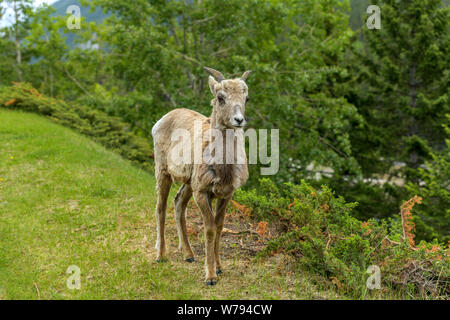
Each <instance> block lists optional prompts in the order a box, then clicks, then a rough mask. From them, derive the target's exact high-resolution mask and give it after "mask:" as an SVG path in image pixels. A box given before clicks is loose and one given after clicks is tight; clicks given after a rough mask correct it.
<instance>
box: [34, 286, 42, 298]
mask: <svg viewBox="0 0 450 320" xmlns="http://www.w3.org/2000/svg"><path fill="white" fill-rule="evenodd" d="M33 284H34V287H35V288H36V292H37V295H38V300H41V293H40V292H39V288H38V286H37V284H36V282H33Z"/></svg>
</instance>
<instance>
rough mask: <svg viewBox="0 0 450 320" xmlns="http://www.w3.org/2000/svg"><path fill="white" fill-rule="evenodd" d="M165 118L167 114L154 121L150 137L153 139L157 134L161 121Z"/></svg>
mask: <svg viewBox="0 0 450 320" xmlns="http://www.w3.org/2000/svg"><path fill="white" fill-rule="evenodd" d="M166 116H167V114H166V115H164V116H163V117H162V118H161V119H159V120H158V121H156V123H155V125H154V126H153V128H152V136H153V138H154V137H155V135H156V133H157V132H158V130H159V128H160V127H161V124H162V122H163V120H164V118H165V117H166Z"/></svg>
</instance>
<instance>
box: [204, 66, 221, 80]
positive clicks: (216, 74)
mask: <svg viewBox="0 0 450 320" xmlns="http://www.w3.org/2000/svg"><path fill="white" fill-rule="evenodd" d="M203 69H205V71H206V72H208V73H209V74H211V75H212V76H213V77H214V78H216V80H217V81H219V82H221V81H223V80H225V77H224V76H223V74H222V73H221V72H220V71H217V70H214V69H212V68H208V67H203Z"/></svg>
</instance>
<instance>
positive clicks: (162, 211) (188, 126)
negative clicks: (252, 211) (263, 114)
mask: <svg viewBox="0 0 450 320" xmlns="http://www.w3.org/2000/svg"><path fill="white" fill-rule="evenodd" d="M204 69H205V70H206V71H207V72H208V73H210V74H211V75H212V76H211V75H210V76H209V88H210V90H211V92H212V94H213V95H214V98H213V99H212V100H211V106H212V107H213V110H212V114H211V117H210V118H207V117H205V116H203V115H201V114H199V113H197V112H195V111H192V110H188V109H175V110H172V111H170V112H169V113H167V114H166V115H165V116H163V117H162V118H161V119H160V120H159V121H158V122H156V124H155V125H154V126H153V128H152V136H153V140H154V145H155V148H154V154H155V175H156V180H157V186H156V188H157V193H158V200H157V205H156V220H157V242H156V249H157V260H158V261H163V260H165V259H166V258H167V257H166V244H165V239H164V227H165V218H166V208H167V198H168V195H169V191H170V187H171V185H172V182H175V181H176V182H182V183H183V185H182V186H181V188H180V190H179V191H178V193H177V195H176V196H175V201H174V204H175V216H176V222H177V229H178V237H179V249H182V250H183V251H184V254H185V259H186V261H188V262H193V261H194V253H193V252H192V249H191V246H190V244H189V240H188V235H187V232H186V207H187V204H188V202H189V199H190V198H191V196H192V195H193V196H194V200H195V202H196V203H197V206H198V207H199V209H200V211H201V213H202V216H203V222H204V229H205V230H204V231H205V242H206V243H205V251H206V261H205V264H206V266H205V267H206V284H207V285H215V284H216V281H217V275H219V274H221V273H222V265H221V262H220V255H219V241H220V236H221V233H222V228H223V223H224V216H225V210H226V207H227V204H228V201H229V200H230V199H231V197H232V196H233V193H234V191H235V190H236V189H238V188H239V187H240V186H242V185H243V184H244V183H245V182H246V181H247V178H248V170H247V162H246V160H244V161H243V162H241V163H240V164H239V163H231V164H230V163H229V161H226V162H225V163H224V162H222V161H216V162H214V163H205V162H204V161H201V163H195V162H194V163H176V161H173V159H172V158H171V154H172V153H173V151H174V150H173V149H174V147H175V142H174V141H173V134H174V132H175V131H176V130H178V129H182V130H186V131H187V132H188V133H189V134H190V136H191V137H192V139H191V140H190V141H191V143H192V144H193V143H194V141H198V139H202V140H200V141H201V150H202V154H203V151H204V150H205V149H206V148H207V147H208V146H209V145H210V144H211V143H212V140H213V139H212V135H211V134H208V133H207V132H208V131H211V130H212V129H215V130H218V131H219V132H221V133H222V137H225V136H226V131H230V129H232V130H234V131H233V132H238V133H240V134H242V132H243V127H244V125H245V118H244V112H245V105H246V103H247V101H248V87H247V85H246V83H245V80H246V79H247V77H248V75H249V74H250V72H251V71H246V72H245V73H244V74H243V75H242V76H241V77H240V78H236V79H225V77H224V76H223V74H222V73H220V72H219V71H217V70H214V69H211V68H206V67H205V68H204ZM214 78H215V79H214ZM195 123H197V124H198V123H200V124H201V130H200V131H201V132H200V133H201V135H202V137H199V136H198V135H199V134H198V130H195V129H194V127H195ZM196 131H197V132H196ZM205 136H206V137H207V138H206V139H205ZM222 146H223V159H225V158H226V157H227V153H228V156H230V155H229V153H233V154H232V155H231V156H232V158H233V159H235V156H236V154H237V153H238V152H242V153H243V157H244V158H246V155H245V147H244V145H243V144H236V140H235V139H234V138H233V140H231V142H230V140H228V139H223V144H222ZM189 147H191V148H190V149H189V150H194V147H192V145H189ZM242 153H241V154H242ZM214 198H216V199H217V203H216V208H215V215H214V213H213V208H212V199H214Z"/></svg>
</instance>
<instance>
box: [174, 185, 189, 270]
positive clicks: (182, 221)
mask: <svg viewBox="0 0 450 320" xmlns="http://www.w3.org/2000/svg"><path fill="white" fill-rule="evenodd" d="M191 197H192V189H191V187H190V186H189V185H186V184H183V185H182V186H181V188H180V190H178V193H177V195H176V196H175V200H174V203H175V219H176V221H177V231H178V240H179V245H178V249H180V250H183V251H184V253H185V260H186V261H187V262H194V252H193V251H192V248H191V245H190V244H189V239H188V235H187V229H186V207H187V204H188V202H189V200H190V199H191Z"/></svg>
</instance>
